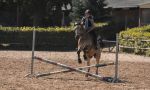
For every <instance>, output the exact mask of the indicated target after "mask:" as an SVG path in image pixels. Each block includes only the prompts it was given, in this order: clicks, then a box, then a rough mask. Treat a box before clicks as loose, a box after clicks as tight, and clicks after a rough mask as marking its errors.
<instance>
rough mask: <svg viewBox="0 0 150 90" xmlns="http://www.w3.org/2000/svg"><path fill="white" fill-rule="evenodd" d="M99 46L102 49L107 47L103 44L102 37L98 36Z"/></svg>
mask: <svg viewBox="0 0 150 90" xmlns="http://www.w3.org/2000/svg"><path fill="white" fill-rule="evenodd" d="M97 44H99V45H100V47H101V48H104V46H105V45H104V43H103V40H102V37H101V36H100V35H98V37H97Z"/></svg>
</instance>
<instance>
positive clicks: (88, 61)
mask: <svg viewBox="0 0 150 90" xmlns="http://www.w3.org/2000/svg"><path fill="white" fill-rule="evenodd" d="M90 65H91V64H90V59H89V58H87V66H90ZM87 72H90V67H89V68H88V70H87ZM88 76H89V75H88V74H86V75H85V77H88Z"/></svg>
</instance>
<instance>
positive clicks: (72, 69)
mask: <svg viewBox="0 0 150 90" xmlns="http://www.w3.org/2000/svg"><path fill="white" fill-rule="evenodd" d="M34 58H35V59H37V60H39V61H42V62H45V63H49V64H53V65H56V66H60V67H63V68H66V69H68V70H62V71H56V72H50V73H45V74H38V75H36V77H41V76H47V75H51V74H56V73H65V72H71V71H76V72H79V73H82V74H88V75H90V76H92V77H95V78H100V79H101V78H102V76H100V75H96V74H92V73H89V72H87V71H84V70H83V69H85V68H88V67H104V66H108V65H114V63H112V62H111V63H106V64H105V63H104V64H98V65H91V66H85V67H79V68H74V67H71V66H68V65H65V64H61V63H58V62H54V61H52V60H47V59H42V58H40V57H34Z"/></svg>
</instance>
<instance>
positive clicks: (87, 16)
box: [81, 9, 97, 47]
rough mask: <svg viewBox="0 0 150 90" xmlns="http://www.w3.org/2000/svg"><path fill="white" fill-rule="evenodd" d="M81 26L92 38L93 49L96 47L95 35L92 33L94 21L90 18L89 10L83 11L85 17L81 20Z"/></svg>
mask: <svg viewBox="0 0 150 90" xmlns="http://www.w3.org/2000/svg"><path fill="white" fill-rule="evenodd" d="M81 24H83V25H84V28H85V29H86V31H87V32H88V33H89V34H90V35H91V36H92V38H93V41H94V44H95V47H96V46H97V35H96V33H95V31H94V28H95V25H94V19H93V16H92V13H91V11H90V10H89V9H87V10H86V11H85V16H84V17H83V18H82V20H81Z"/></svg>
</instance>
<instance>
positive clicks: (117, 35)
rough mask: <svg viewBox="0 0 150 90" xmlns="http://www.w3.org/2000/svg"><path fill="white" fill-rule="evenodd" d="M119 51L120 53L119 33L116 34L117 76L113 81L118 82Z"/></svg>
mask: <svg viewBox="0 0 150 90" xmlns="http://www.w3.org/2000/svg"><path fill="white" fill-rule="evenodd" d="M118 53H119V34H118V33H117V34H116V61H115V76H114V80H113V82H114V83H115V82H118Z"/></svg>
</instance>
